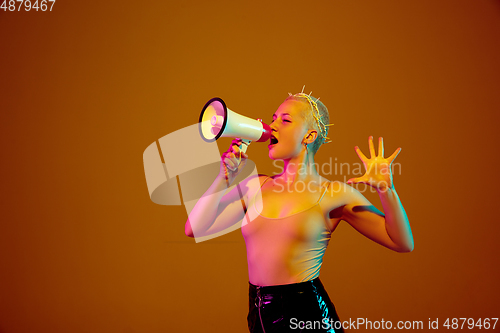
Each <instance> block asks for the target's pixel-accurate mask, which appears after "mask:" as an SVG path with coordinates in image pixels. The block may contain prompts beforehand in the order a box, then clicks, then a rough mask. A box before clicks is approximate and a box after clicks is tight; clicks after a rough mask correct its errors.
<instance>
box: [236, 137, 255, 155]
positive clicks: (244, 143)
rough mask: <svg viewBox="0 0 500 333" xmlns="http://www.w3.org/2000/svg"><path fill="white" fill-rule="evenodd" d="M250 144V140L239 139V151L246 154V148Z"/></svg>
mask: <svg viewBox="0 0 500 333" xmlns="http://www.w3.org/2000/svg"><path fill="white" fill-rule="evenodd" d="M250 143H252V141H251V140H246V139H241V145H240V146H239V148H240V151H242V152H244V153H246V152H247V148H248V146H249V145H250Z"/></svg>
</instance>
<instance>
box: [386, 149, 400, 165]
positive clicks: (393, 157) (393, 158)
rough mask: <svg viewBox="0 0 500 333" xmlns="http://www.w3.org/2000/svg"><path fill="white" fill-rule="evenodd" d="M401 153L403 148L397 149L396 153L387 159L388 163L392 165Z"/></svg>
mask: <svg viewBox="0 0 500 333" xmlns="http://www.w3.org/2000/svg"><path fill="white" fill-rule="evenodd" d="M400 151H401V147H399V148H398V149H396V151H395V152H394V153H392V155H391V156H389V157H388V158H387V161H388V162H389V164H390V163H392V161H394V160H395V159H396V157H398V155H399V152H400Z"/></svg>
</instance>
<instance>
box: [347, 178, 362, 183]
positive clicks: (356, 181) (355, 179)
mask: <svg viewBox="0 0 500 333" xmlns="http://www.w3.org/2000/svg"><path fill="white" fill-rule="evenodd" d="M363 181H364V180H363V178H362V177H359V178H351V179H349V180H348V181H347V184H358V183H362V182H363Z"/></svg>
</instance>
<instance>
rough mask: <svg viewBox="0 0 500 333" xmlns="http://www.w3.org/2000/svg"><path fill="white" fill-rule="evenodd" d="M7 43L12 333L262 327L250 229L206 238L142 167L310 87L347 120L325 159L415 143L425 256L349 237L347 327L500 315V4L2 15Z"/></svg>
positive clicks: (330, 258)
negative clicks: (196, 236) (192, 136)
mask: <svg viewBox="0 0 500 333" xmlns="http://www.w3.org/2000/svg"><path fill="white" fill-rule="evenodd" d="M16 6H17V4H16ZM0 36H1V39H0V40H1V49H0V66H1V72H0V84H1V86H0V89H1V90H0V96H1V98H0V107H1V136H2V137H1V154H2V164H1V165H2V167H1V180H2V183H1V188H2V191H1V193H2V194H1V196H2V197H1V222H0V223H1V224H0V332H1V333H15V332H124V333H132V332H245V331H246V311H247V306H248V304H247V281H248V280H247V268H246V258H245V247H244V242H243V240H242V238H241V234H240V232H239V230H238V231H236V232H233V233H231V234H228V235H225V236H223V237H220V238H217V239H214V240H211V241H207V242H202V243H198V244H196V243H195V242H194V240H192V239H189V238H187V237H186V236H185V235H184V222H185V219H186V216H187V215H186V211H185V208H184V207H183V206H159V205H156V204H154V203H152V202H151V200H150V199H149V196H148V191H147V187H146V182H145V177H144V170H143V165H142V153H143V151H144V149H145V148H146V147H147V146H148V145H149V144H150V143H152V142H154V141H155V140H157V139H158V138H160V137H162V136H164V135H167V134H168V133H170V132H173V131H175V130H177V129H181V128H183V127H185V126H188V125H191V124H193V123H195V122H196V121H197V119H198V115H199V112H200V109H201V107H202V106H203V105H204V103H205V102H206V101H207V100H208V99H210V98H211V97H214V96H219V97H222V98H224V100H225V101H226V103H227V104H228V106H229V107H230V108H231V109H233V110H236V111H237V112H240V113H243V114H245V115H248V116H251V117H254V118H264V119H265V120H266V119H269V118H270V117H271V115H272V113H273V112H274V111H275V110H276V108H277V107H278V106H279V104H280V103H281V102H282V101H283V100H284V99H285V98H286V96H287V93H288V92H292V93H296V92H299V91H300V90H301V89H302V85H304V84H305V85H306V89H305V90H306V92H307V93H308V92H309V91H311V90H312V91H313V95H314V96H320V97H321V100H322V101H323V102H324V103H325V104H326V105H327V106H328V108H329V110H330V113H331V120H332V122H333V123H335V126H334V127H333V128H332V131H331V134H330V137H331V138H332V139H333V143H331V144H329V145H327V146H325V147H323V148H322V149H320V151H319V153H318V161H319V162H320V163H325V162H328V161H329V159H330V158H332V159H333V161H334V162H335V158H337V161H338V162H339V163H340V162H346V163H355V162H357V161H358V160H357V156H356V154H355V152H354V149H353V147H354V146H355V145H360V147H361V148H362V149H363V150H364V151H366V150H367V146H368V145H367V138H368V136H369V135H374V136H375V137H378V136H384V138H385V142H386V152H387V153H391V152H392V151H394V149H396V148H397V147H399V146H401V147H402V148H403V150H402V152H401V154H400V155H399V157H398V159H397V161H398V162H399V163H401V165H402V169H401V174H400V175H396V176H395V184H396V187H397V189H398V193H399V194H400V197H401V199H402V201H403V203H404V206H405V208H406V211H407V213H408V216H409V218H410V222H411V225H412V229H413V233H414V238H415V250H414V251H413V252H412V253H410V254H398V253H395V252H392V251H390V250H387V249H385V248H383V247H381V246H379V245H377V244H375V243H373V242H371V241H369V240H368V239H366V238H364V237H363V236H361V235H360V234H358V233H357V232H356V231H354V230H353V229H352V228H351V227H349V226H348V225H347V224H345V225H341V226H340V227H339V228H338V230H337V231H336V232H335V234H334V236H333V238H332V242H331V244H330V248H329V250H328V251H327V254H326V256H325V260H324V265H323V269H322V272H321V277H322V280H323V283H324V284H325V286H326V288H327V290H328V291H329V293H330V296H331V297H332V299H333V301H334V303H335V305H336V307H337V310H338V313H339V315H340V316H341V318H342V319H345V320H348V319H349V318H351V319H353V320H356V318H367V319H369V320H372V321H380V320H381V319H384V320H386V321H387V320H391V321H393V323H396V322H397V321H398V320H423V321H424V323H425V324H426V325H427V322H428V320H429V318H431V319H432V320H435V319H436V318H439V320H440V324H442V322H443V321H444V320H445V319H446V318H449V317H450V318H453V317H456V318H459V317H466V318H475V319H476V320H477V319H479V318H485V317H500V306H499V305H500V301H499V296H500V287H499V283H498V281H499V278H500V271H499V265H498V256H499V246H498V234H499V232H500V226H499V219H498V217H497V216H498V212H497V208H498V197H499V196H498V186H499V185H500V184H499V178H498V171H497V168H496V166H497V163H498V162H499V157H498V144H499V142H498V141H499V140H498V120H499V116H498V110H499V107H500V94H499V93H498V91H499V83H500V61H499V60H500V59H499V51H500V42H499V41H500V2H499V1H492V0H491V1H488V0H477V1H472V0H467V1H466V0H460V1H459V0H446V1H445V0H439V1H436V0H426V1H400V0H384V1H381V0H376V1H359V0H349V1H347V0H342V1H311V2H309V3H308V4H306V2H304V1H282V2H278V1H228V0H226V1H197V2H186V1H179V2H169V1H155V2H153V1H148V2H139V1H64V0H58V1H57V2H56V3H55V5H54V8H53V11H52V12H34V11H30V12H17V11H16V12H9V11H7V12H4V11H0ZM227 142H228V141H227V140H226V141H223V142H221V146H220V147H221V149H226V146H227ZM249 154H250V155H251V158H252V159H253V160H254V161H255V162H256V163H257V166H258V168H259V172H262V173H268V174H269V173H272V172H275V171H276V169H275V168H274V167H273V165H272V163H271V161H270V160H269V159H268V158H267V148H266V147H265V145H259V144H254V145H252V146H251V147H250V148H249ZM349 176H350V175H346V177H349ZM327 177H329V178H330V179H338V180H343V179H344V175H327ZM369 198H370V199H371V200H373V202H374V204H375V205H377V206H378V207H380V202H379V201H378V198H377V197H376V196H369ZM441 329H442V330H443V331H444V330H445V329H443V328H442V327H441ZM499 329H500V323H498V324H497V330H499ZM466 331H468V330H466Z"/></svg>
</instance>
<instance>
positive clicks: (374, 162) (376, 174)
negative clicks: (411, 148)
mask: <svg viewBox="0 0 500 333" xmlns="http://www.w3.org/2000/svg"><path fill="white" fill-rule="evenodd" d="M378 142H379V143H378V155H376V154H375V147H374V146H373V136H370V137H369V138H368V145H369V147H370V158H367V157H366V156H365V155H364V154H363V153H362V152H361V150H360V149H359V147H358V146H356V147H355V148H354V149H355V150H356V153H357V154H358V156H359V158H360V159H361V161H362V162H363V164H364V165H365V170H366V172H365V174H364V175H363V176H361V177H359V178H351V179H349V180H348V181H347V183H348V184H356V183H363V184H367V185H370V186H372V187H374V188H376V189H377V190H379V191H385V190H387V189H390V188H392V186H393V184H392V172H391V164H392V162H393V161H394V160H395V159H396V157H397V156H398V154H399V152H400V151H401V148H398V149H396V151H395V152H394V153H393V154H392V155H391V156H389V157H388V158H384V141H383V139H382V137H380V138H379V140H378Z"/></svg>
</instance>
